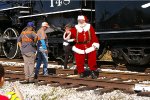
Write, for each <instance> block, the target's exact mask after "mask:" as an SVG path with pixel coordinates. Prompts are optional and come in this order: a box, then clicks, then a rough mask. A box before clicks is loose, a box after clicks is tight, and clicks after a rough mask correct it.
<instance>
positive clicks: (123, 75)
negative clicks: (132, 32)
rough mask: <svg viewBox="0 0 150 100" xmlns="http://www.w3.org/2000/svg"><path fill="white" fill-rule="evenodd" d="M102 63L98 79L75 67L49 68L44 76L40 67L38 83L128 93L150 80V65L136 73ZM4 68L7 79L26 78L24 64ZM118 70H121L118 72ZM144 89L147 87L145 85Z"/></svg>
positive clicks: (146, 93) (143, 94)
mask: <svg viewBox="0 0 150 100" xmlns="http://www.w3.org/2000/svg"><path fill="white" fill-rule="evenodd" d="M0 61H3V62H7V61H8V59H5V58H2V59H0ZM9 62H17V63H23V61H22V59H12V60H9ZM98 63H101V62H98ZM102 63H103V65H101V66H99V67H100V68H101V69H103V70H102V71H100V73H99V78H98V79H91V78H90V77H88V78H84V79H82V78H79V76H78V75H77V71H76V70H74V69H57V68H48V71H49V75H48V76H43V75H42V69H40V75H39V78H38V81H37V84H39V85H46V84H51V85H52V86H62V87H64V88H74V87H80V86H84V87H83V88H79V89H77V90H79V91H83V90H91V89H96V88H101V89H100V93H105V92H110V91H113V90H116V89H119V90H122V91H124V92H128V93H135V91H134V89H135V87H136V85H139V84H141V83H142V82H143V81H150V74H149V73H150V69H149V67H147V69H146V70H144V71H143V72H142V73H135V72H130V73H129V72H124V71H126V70H127V68H126V66H120V65H119V66H116V65H114V64H110V63H109V64H106V62H102ZM102 63H101V64H102ZM104 63H105V64H106V65H105V64H104ZM111 63H112V62H111ZM49 64H55V65H57V64H58V63H57V62H49ZM4 68H5V70H6V75H5V77H6V80H7V81H17V80H19V81H22V80H24V74H23V73H24V72H23V65H21V66H15V65H13V66H11V67H10V65H5V66H4ZM107 69H111V70H113V71H109V70H107ZM114 70H115V71H114ZM116 70H121V71H120V72H118V71H116ZM142 84H143V83H142ZM146 85H147V84H146ZM148 85H150V83H149V84H148ZM143 89H145V87H144V88H143ZM137 95H141V96H150V92H147V91H138V93H137Z"/></svg>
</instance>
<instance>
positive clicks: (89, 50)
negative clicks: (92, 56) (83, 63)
mask: <svg viewBox="0 0 150 100" xmlns="http://www.w3.org/2000/svg"><path fill="white" fill-rule="evenodd" d="M72 50H73V51H74V52H76V53H78V54H88V53H90V52H92V51H94V50H95V48H94V47H93V46H92V47H89V48H87V49H86V50H81V49H79V48H76V47H75V46H73V47H72Z"/></svg>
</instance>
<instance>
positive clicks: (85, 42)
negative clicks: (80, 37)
mask: <svg viewBox="0 0 150 100" xmlns="http://www.w3.org/2000/svg"><path fill="white" fill-rule="evenodd" d="M89 42H90V41H84V42H78V43H77V44H87V43H89Z"/></svg>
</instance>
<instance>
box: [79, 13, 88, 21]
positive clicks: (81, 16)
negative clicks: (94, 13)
mask: <svg viewBox="0 0 150 100" xmlns="http://www.w3.org/2000/svg"><path fill="white" fill-rule="evenodd" d="M78 20H85V21H86V22H87V21H88V19H87V17H86V16H83V15H79V16H78Z"/></svg>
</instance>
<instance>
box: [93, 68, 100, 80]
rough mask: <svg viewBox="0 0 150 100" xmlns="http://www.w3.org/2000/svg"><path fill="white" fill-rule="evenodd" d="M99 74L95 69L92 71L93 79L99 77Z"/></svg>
mask: <svg viewBox="0 0 150 100" xmlns="http://www.w3.org/2000/svg"><path fill="white" fill-rule="evenodd" d="M98 76H99V71H97V70H95V71H91V77H92V79H97V78H98Z"/></svg>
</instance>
